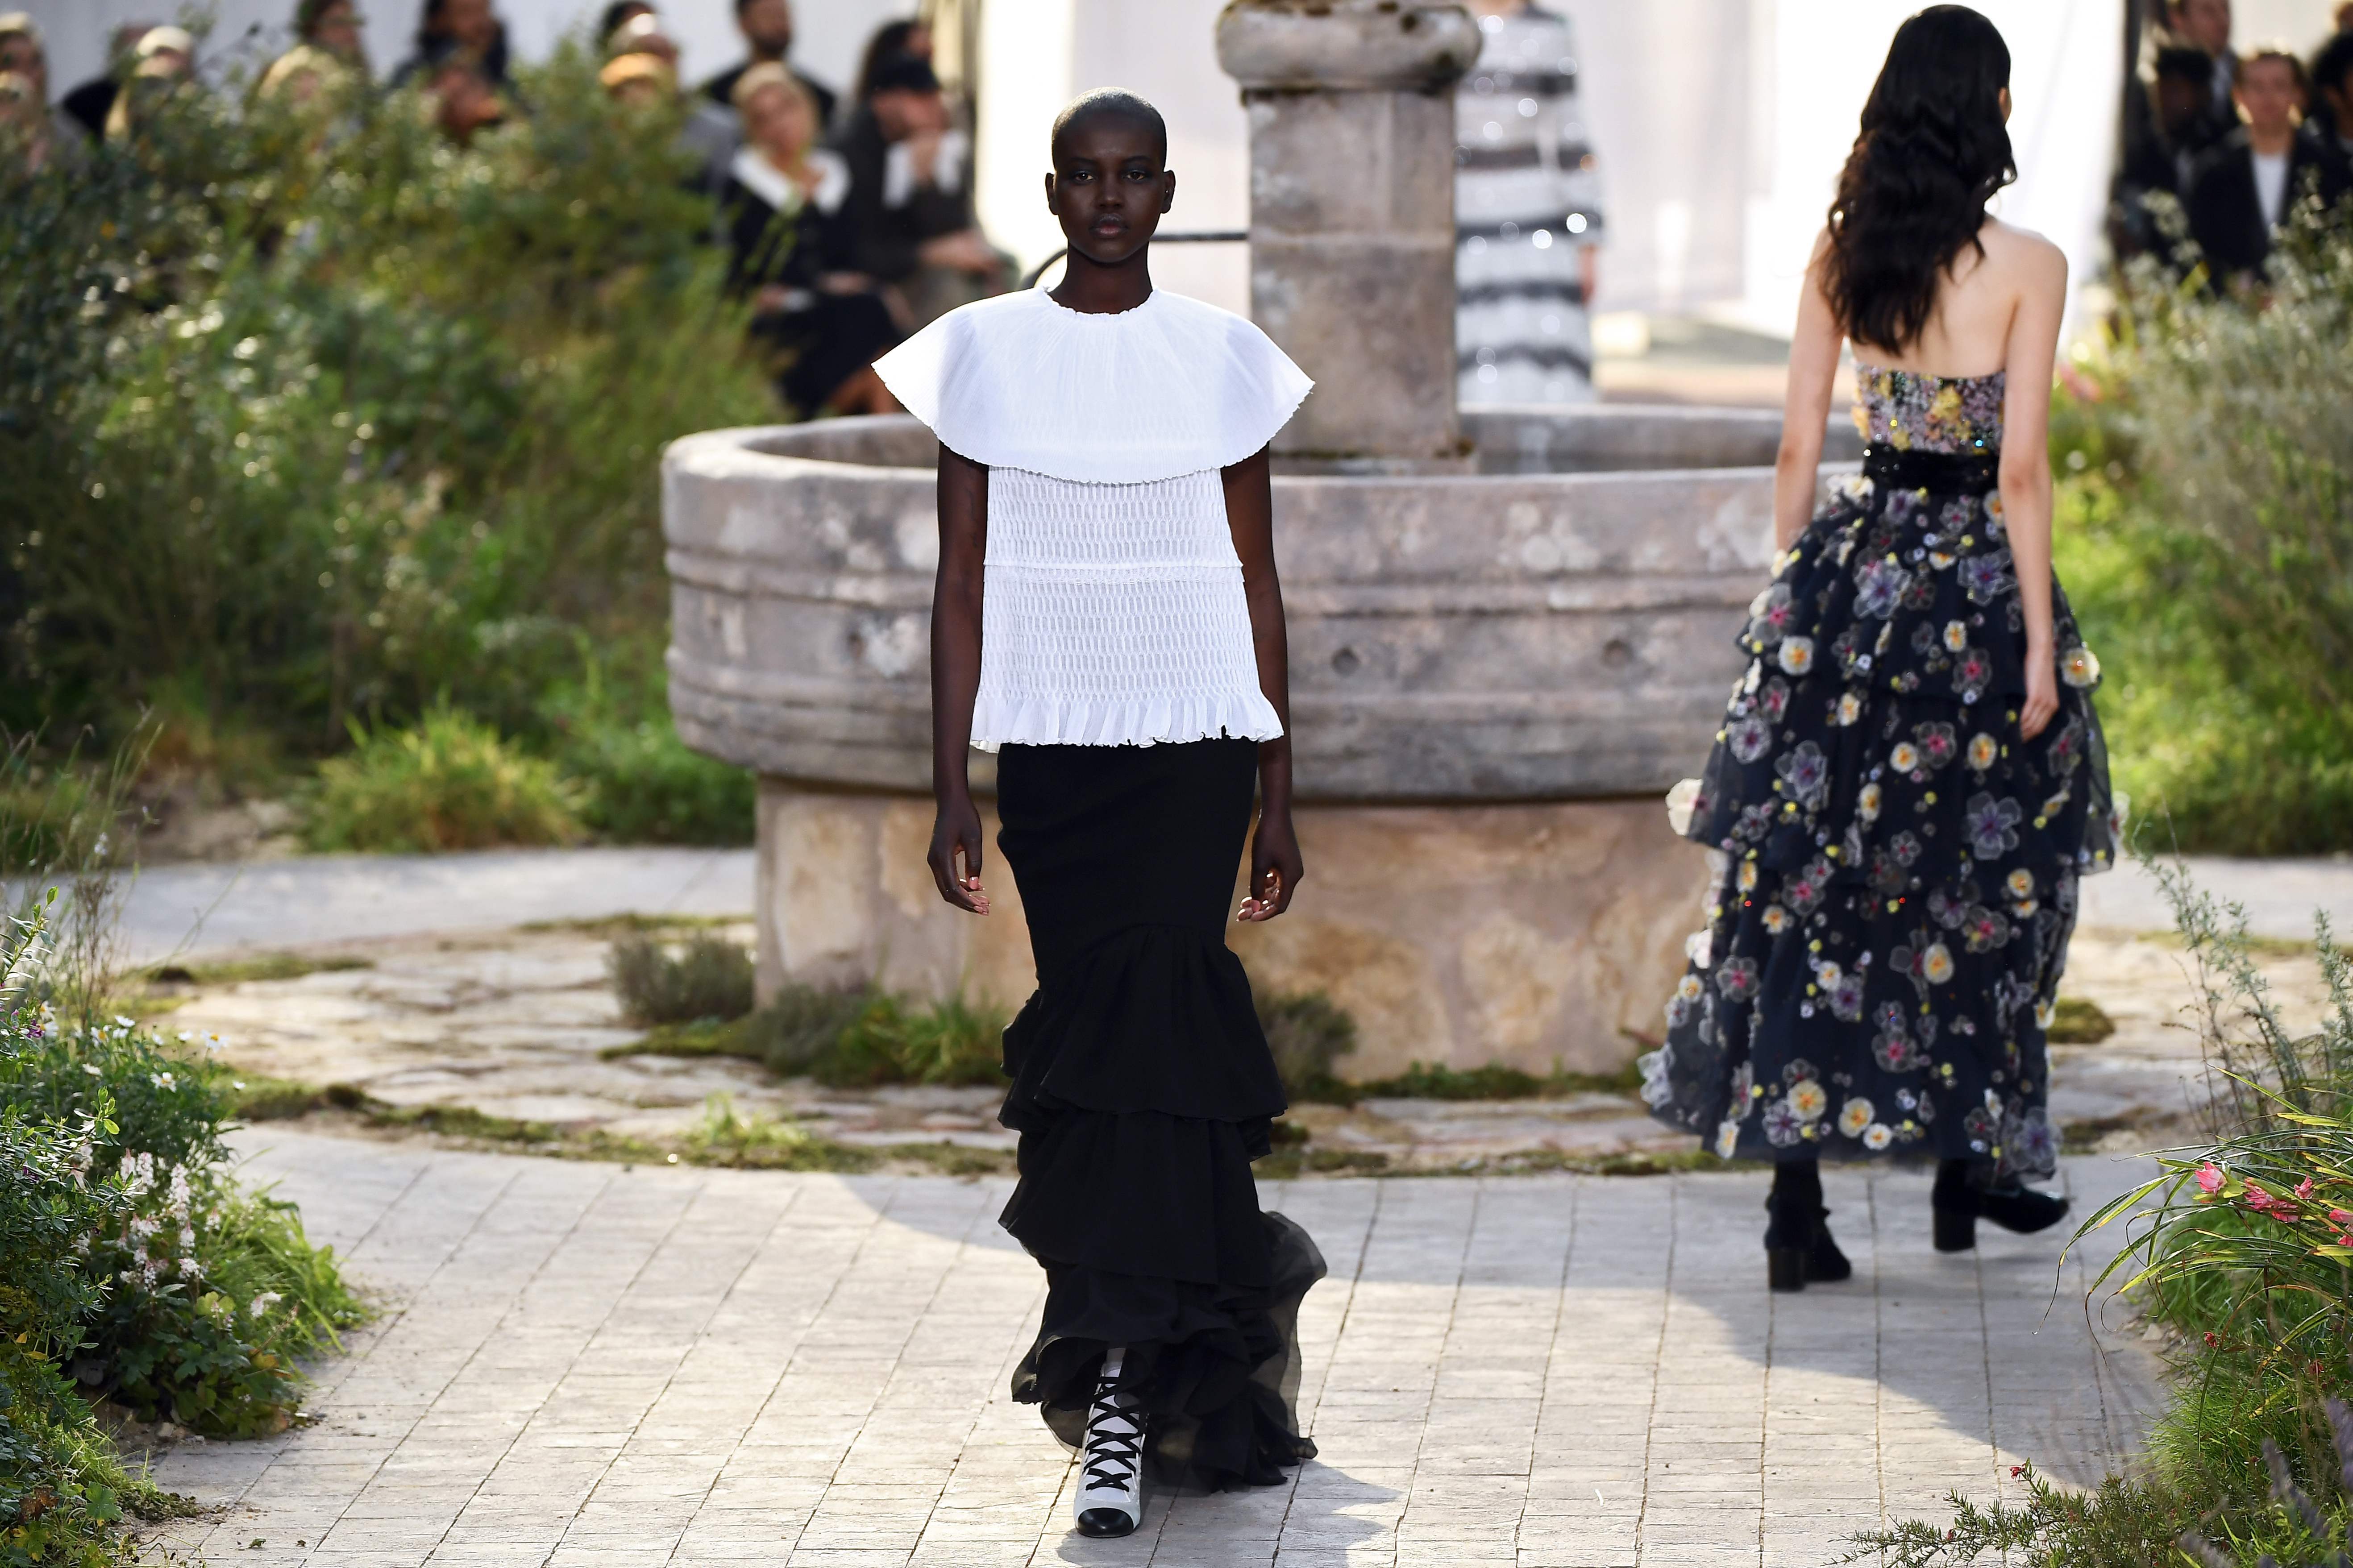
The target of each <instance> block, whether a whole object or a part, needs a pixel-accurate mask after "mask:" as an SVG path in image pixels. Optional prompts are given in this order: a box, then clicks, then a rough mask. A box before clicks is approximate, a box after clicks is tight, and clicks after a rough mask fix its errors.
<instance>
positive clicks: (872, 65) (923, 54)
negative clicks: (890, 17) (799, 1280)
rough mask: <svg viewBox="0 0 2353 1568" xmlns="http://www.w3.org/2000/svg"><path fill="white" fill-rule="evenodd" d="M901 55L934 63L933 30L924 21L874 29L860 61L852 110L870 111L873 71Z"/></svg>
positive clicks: (900, 23)
mask: <svg viewBox="0 0 2353 1568" xmlns="http://www.w3.org/2000/svg"><path fill="white" fill-rule="evenodd" d="M902 55H907V56H912V57H913V58H916V59H919V60H921V61H923V63H924V64H925V65H929V64H931V63H932V30H931V28H929V27H928V26H924V25H923V23H921V22H914V21H907V22H885V23H883V24H882V25H881V26H879V27H877V28H875V29H874V36H873V37H871V38H869V39H867V40H866V53H865V54H864V55H862V56H860V58H859V61H858V89H857V91H856V92H855V93H854V94H852V96H851V112H852V113H856V114H864V113H866V112H868V110H867V108H866V100H868V99H870V98H871V97H873V96H874V73H875V71H876V70H877V69H878V68H880V67H881V65H882V63H883V62H884V61H885V60H895V59H897V58H899V57H900V56H902Z"/></svg>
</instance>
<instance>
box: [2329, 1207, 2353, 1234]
mask: <svg viewBox="0 0 2353 1568" xmlns="http://www.w3.org/2000/svg"><path fill="white" fill-rule="evenodd" d="M2328 1223H2329V1224H2331V1225H2333V1226H2336V1227H2337V1229H2339V1230H2353V1214H2347V1213H2346V1212H2345V1211H2344V1210H2343V1209H2330V1210H2329V1211H2328Z"/></svg>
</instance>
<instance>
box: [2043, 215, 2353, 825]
mask: <svg viewBox="0 0 2353 1568" xmlns="http://www.w3.org/2000/svg"><path fill="white" fill-rule="evenodd" d="M2127 300H2128V301H2129V307H2128V314H2127V315H2126V319H2125V321H2123V323H2122V325H2121V327H2120V331H2119V337H2118V341H2117V342H2116V344H2115V345H2114V348H2113V351H2112V353H2111V354H2110V356H2109V361H2108V363H2107V364H2106V365H2105V367H2103V366H2100V365H2098V364H2096V363H2095V364H2094V365H2093V366H2091V367H2089V369H2090V371H2091V372H2092V373H2094V374H2083V375H2077V376H2075V377H2074V378H2073V379H2075V380H2076V382H2077V383H2078V384H2082V385H2086V386H2088V387H2090V388H2091V390H2092V391H2093V393H2094V395H2095V397H2096V398H2097V401H2091V400H2085V399H2074V400H2070V399H2066V398H2063V399H2062V400H2061V408H2060V411H2059V416H2058V418H2057V419H2055V420H2054V435H2055V436H2056V437H2057V439H2056V441H2054V454H2055V455H2056V457H2057V459H2058V461H2059V465H2060V473H2061V475H2062V479H2063V484H2062V487H2061V518H2060V522H2061V526H2060V529H2059V531H2058V555H2059V566H2060V572H2061V575H2062V577H2063V580H2064V581H2065V582H2066V584H2067V585H2068V590H2069V593H2070V594H2071V595H2073V602H2074V605H2075V607H2076V609H2077V611H2078V613H2079V616H2080V617H2081V619H2082V620H2083V622H2084V626H2085V629H2086V631H2087V634H2088V635H2089V636H2090V637H2091V640H2092V643H2093V646H2094V647H2096V648H2098V649H2099V651H2100V654H2101V657H2102V658H2103V660H2104V661H2105V665H2106V667H2107V674H2108V679H2107V681H2106V682H2105V685H2104V686H2103V687H2102V689H2101V694H2100V703H2101V711H2102V717H2103V718H2104V720H2105V722H2106V724H2107V728H2108V738H2109V745H2110V749H2111V752H2112V754H2113V757H2114V759H2115V771H2116V779H2117V783H2118V786H2119V788H2121V789H2123V790H2125V791H2126V792H2127V793H2129V794H2130V795H2132V796H2133V798H2134V800H2135V802H2136V807H2135V809H2136V812H2137V815H2139V816H2142V817H2144V818H2145V819H2147V818H2150V817H2153V816H2154V817H2162V818H2164V819H2168V821H2169V824H2170V831H2171V832H2172V833H2173V834H2174V835H2176V836H2177V837H2178V838H2179V843H2180V844H2181V846H2182V847H2185V848H2190V849H2207V850H2215V851H2221V852H2226V853H2233V854H2284V853H2296V852H2308V851H2316V850H2327V849H2336V848H2344V847H2348V846H2353V355H2348V353H2346V350H2345V345H2346V342H2347V341H2348V337H2353V204H2345V205H2339V206H2338V207H2337V208H2336V209H2335V211H2334V213H2333V214H2331V215H2329V216H2326V217H2324V216H2319V215H2317V214H2316V213H2314V212H2312V211H2310V210H2306V211H2303V212H2301V213H2300V214H2299V215H2298V216H2297V217H2296V218H2295V221H2294V223H2293V224H2292V225H2291V232H2290V235H2289V237H2288V239H2287V240H2286V241H2285V242H2284V244H2283V245H2282V246H2281V247H2280V249H2279V251H2278V253H2277V254H2276V255H2275V257H2274V261H2273V264H2272V282H2271V289H2270V291H2269V296H2268V300H2267V302H2266V303H2265V304H2264V306H2263V308H2261V309H2250V308H2249V307H2248V306H2247V305H2246V304H2244V303H2242V302H2241V301H2239V300H2217V299H2214V298H2211V297H2210V296H2209V295H2207V294H2206V293H2205V292H2204V291H2203V290H2202V289H2199V288H2197V287H2196V286H2195V285H2194V284H2192V285H2189V286H2184V287H2180V288H2175V287H2171V286H2169V283H2168V280H2167V279H2164V278H2163V277H2162V276H2161V275H2159V274H2158V273H2157V272H2156V271H2155V270H2153V268H2152V269H2144V270H2142V271H2140V272H2138V273H2137V274H2136V275H2135V276H2134V278H2133V280H2132V285H2131V288H2130V289H2129V290H2128V292H2127Z"/></svg>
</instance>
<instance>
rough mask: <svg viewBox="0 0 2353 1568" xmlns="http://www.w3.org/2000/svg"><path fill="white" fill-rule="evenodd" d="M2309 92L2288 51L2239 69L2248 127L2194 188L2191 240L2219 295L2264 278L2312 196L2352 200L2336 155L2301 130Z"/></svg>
mask: <svg viewBox="0 0 2353 1568" xmlns="http://www.w3.org/2000/svg"><path fill="white" fill-rule="evenodd" d="M2304 89H2305V82H2304V64H2303V62H2302V61H2300V60H2298V59H2297V58H2295V56H2294V55H2291V54H2288V53H2287V52H2285V51H2284V50H2281V49H2264V50H2262V51H2259V52H2258V53H2255V54H2253V55H2250V56H2249V57H2247V58H2246V60H2245V61H2244V62H2243V63H2242V65H2241V66H2240V68H2239V86H2238V100H2239V111H2240V114H2241V116H2242V118H2243V119H2244V120H2245V121H2246V123H2245V124H2244V125H2243V126H2242V127H2241V128H2240V129H2239V130H2237V131H2234V132H2232V133H2231V134H2230V135H2229V136H2226V137H2224V138H2223V139H2222V140H2221V142H2218V143H2217V144H2216V145H2215V146H2214V148H2213V149H2212V150H2211V152H2209V153H2207V154H2206V155H2205V157H2203V158H2201V159H2200V160H2199V163H2198V171H2197V174H2196V176H2195V177H2194V179H2193V180H2192V182H2191V184H2190V188H2189V234H2190V237H2191V238H2193V239H2195V240H2196V241H2197V242H2198V248H2199V249H2200V250H2202V251H2204V252H2205V253H2206V260H2207V264H2208V266H2209V268H2211V275H2212V279H2213V282H2214V285H2215V287H2217V288H2221V287H2223V286H2225V285H2226V284H2228V283H2231V282H2232V281H2234V280H2242V279H2260V278H2261V277H2262V275H2263V262H2264V260H2265V258H2268V257H2269V256H2270V255H2271V253H2272V238H2273V236H2274V234H2275V233H2276V232H2277V230H2278V228H2279V226H2280V224H2281V223H2282V222H2283V221H2284V219H2285V218H2286V216H2287V214H2288V209H2289V208H2290V207H2292V206H2294V205H2295V203H2296V202H2297V201H2298V200H2300V199H2301V198H2302V197H2303V195H2304V194H2305V192H2306V190H2307V189H2308V188H2309V189H2316V190H2317V191H2318V192H2319V195H2320V199H2321V200H2322V201H2323V202H2324V203H2334V202H2337V201H2338V200H2340V199H2342V197H2343V196H2344V195H2345V193H2346V184H2347V179H2346V173H2345V169H2344V165H2343V163H2342V162H2341V161H2340V160H2339V159H2338V158H2337V155H2336V152H2335V149H2333V148H2329V147H2327V146H2325V145H2324V144H2323V143H2322V142H2321V140H2320V138H2319V137H2318V136H2315V135H2306V134H2304V133H2303V132H2302V131H2301V130H2300V129H2299V127H2298V125H2297V123H2296V121H2297V117H2298V115H2299V114H2300V113H2301V111H2302V109H2303V105H2304Z"/></svg>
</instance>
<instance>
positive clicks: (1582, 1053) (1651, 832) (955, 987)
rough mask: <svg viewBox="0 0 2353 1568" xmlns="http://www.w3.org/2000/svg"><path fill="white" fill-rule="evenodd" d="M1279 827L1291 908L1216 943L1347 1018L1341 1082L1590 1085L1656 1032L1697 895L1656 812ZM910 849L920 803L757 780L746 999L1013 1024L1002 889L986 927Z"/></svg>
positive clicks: (1503, 809) (1361, 817)
mask: <svg viewBox="0 0 2353 1568" xmlns="http://www.w3.org/2000/svg"><path fill="white" fill-rule="evenodd" d="M983 815H984V817H985V820H986V824H987V831H988V834H989V837H990V841H991V843H992V844H993V843H994V842H995V838H996V833H997V820H996V815H995V813H994V812H993V811H990V810H988V809H987V807H984V809H983ZM1297 820H1298V826H1299V837H1300V845H1301V850H1302V852H1303V854H1304V856H1305V857H1306V859H1307V866H1308V877H1307V880H1306V882H1305V883H1304V884H1303V885H1302V886H1301V888H1300V890H1299V896H1298V898H1297V899H1296V900H1294V901H1293V904H1292V907H1291V910H1290V912H1289V913H1287V914H1286V915H1284V916H1283V917H1282V919H1281V920H1278V921H1271V922H1269V923H1268V924H1265V925H1253V926H1242V925H1237V926H1236V927H1235V928H1234V930H1233V931H1232V932H1231V933H1230V934H1229V942H1231V944H1232V946H1233V947H1234V950H1235V951H1236V952H1239V953H1240V954H1241V957H1242V962H1243V963H1245V964H1246V965H1247V966H1248V967H1249V969H1250V978H1251V981H1252V983H1253V984H1257V985H1259V986H1261V988H1264V989H1268V990H1271V991H1276V992H1306V991H1321V992H1324V993H1326V994H1329V995H1330V996H1331V997H1332V999H1333V1000H1334V1001H1335V1003H1337V1004H1338V1005H1341V1006H1343V1007H1345V1008H1346V1009H1347V1010H1348V1012H1349V1013H1350V1014H1352V1015H1353V1016H1355V1018H1356V1026H1357V1031H1358V1043H1357V1048H1356V1054H1355V1055H1354V1056H1353V1057H1351V1058H1347V1059H1346V1060H1345V1061H1344V1062H1343V1063H1342V1064H1341V1067H1342V1070H1343V1072H1344V1074H1345V1076H1347V1077H1350V1078H1355V1079H1377V1078H1388V1077H1393V1076H1395V1075H1396V1074H1397V1073H1399V1072H1401V1071H1403V1070H1404V1069H1405V1068H1407V1067H1408V1066H1409V1065H1411V1064H1412V1063H1414V1062H1417V1061H1422V1062H1433V1063H1442V1064H1447V1065H1451V1066H1456V1067H1472V1066H1477V1065H1480V1064H1482V1063H1487V1062H1502V1063H1505V1064H1508V1065H1510V1066H1514V1067H1518V1068H1525V1069H1527V1070H1529V1071H1532V1072H1536V1073H1542V1072H1545V1071H1547V1070H1549V1069H1551V1068H1554V1067H1556V1066H1558V1067H1564V1068H1569V1069H1572V1070H1575V1071H1580V1072H1611V1071H1615V1070H1616V1069H1617V1068H1620V1067H1622V1066H1623V1065H1624V1064H1625V1062H1626V1059H1627V1058H1628V1057H1629V1056H1630V1055H1631V1054H1632V1052H1633V1051H1634V1049H1635V1048H1636V1045H1635V1042H1636V1040H1637V1038H1639V1037H1642V1036H1655V1035H1656V1034H1657V1032H1658V1022H1657V1020H1658V1016H1659V1010H1660V1007H1661V1005H1662V1003H1663V1001H1664V999H1665V996H1666V990H1667V987H1668V986H1669V985H1671V984H1672V983H1673V978H1674V974H1675V972H1676V969H1677V966H1678V965H1679V964H1680V963H1681V961H1682V953H1683V938H1684V937H1685V936H1686V935H1687V934H1688V933H1689V931H1691V930H1692V929H1693V928H1694V923H1695V919H1696V910H1697V907H1698V900H1699V897H1700V886H1699V879H1698V867H1697V860H1696V858H1695V856H1694V853H1693V851H1692V849H1691V847H1690V846H1689V845H1687V844H1683V843H1682V842H1680V841H1678V840H1676V839H1675V838H1674V837H1672V835H1670V834H1669V833H1668V832H1667V829H1666V816H1665V813H1664V812H1663V811H1662V810H1661V809H1660V807H1659V805H1658V804H1657V803H1656V802H1655V801H1651V800H1633V801H1556V802H1546V803H1535V804H1527V805H1467V806H1466V805H1454V806H1364V805H1307V806H1303V807H1302V808H1301V809H1300V811H1299V813H1298V817H1297ZM931 834H932V805H931V802H930V800H929V799H928V798H926V797H919V796H913V795H883V794H879V793H872V792H858V793H845V792H839V791H825V790H812V789H807V788H805V787H801V786H797V785H794V784H787V783H786V782H785V781H783V780H779V779H768V780H765V781H763V783H762V785H761V790H760V858H759V892H758V899H759V915H760V922H759V923H760V956H759V973H760V986H761V990H762V992H763V994H774V992H775V991H776V988H777V987H778V986H779V985H781V984H784V983H785V982H786V981H787V980H797V981H803V982H807V983H812V984H857V983H859V982H860V981H863V980H867V979H870V978H871V979H879V980H880V981H881V983H882V984H885V985H888V986H890V987H892V988H893V989H896V990H905V991H913V992H916V993H918V994H925V995H934V996H939V995H949V994H958V993H961V994H965V995H966V996H971V997H976V998H987V999H988V1000H990V1001H993V1002H996V1003H998V1004H1000V1005H1005V1006H1007V1007H1012V1006H1018V1005H1019V1003H1020V1002H1021V1000H1022V998H1024V997H1025V996H1027V995H1028V994H1029V991H1030V988H1031V986H1032V985H1033V984H1035V978H1034V974H1035V972H1034V970H1033V969H1032V967H1031V963H1030V957H1029V932H1028V931H1027V929H1026V928H1025V926H1024V924H1023V922H1022V914H1021V897H1020V889H1019V888H1018V886H1017V885H1016V884H1015V883H1014V880H1013V878H1012V875H1011V873H1010V872H1009V871H1008V870H1007V869H1006V867H1005V863H1004V861H1003V860H1002V859H1001V858H998V859H995V860H994V861H993V862H992V863H987V864H985V865H984V867H983V872H984V878H983V879H984V880H985V881H986V883H987V887H988V890H989V896H990V899H991V901H992V903H993V905H994V907H995V913H993V914H991V915H990V916H989V917H988V918H987V919H986V920H976V919H974V918H972V917H971V916H969V915H964V914H959V913H958V912H956V911H955V910H951V909H949V908H948V907H947V906H946V905H945V904H944V903H943V902H942V901H941V900H940V896H939V893H938V891H937V890H936V889H934V887H933V885H932V877H931V872H930V870H929V869H928V868H926V867H925V865H924V860H923V856H924V851H925V849H926V847H928V846H929V844H930V841H931ZM1240 881H1241V879H1240V878H1237V879H1236V886H1235V889H1234V901H1235V903H1236V904H1237V905H1239V904H1240V901H1241V898H1242V889H1241V886H1240Z"/></svg>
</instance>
